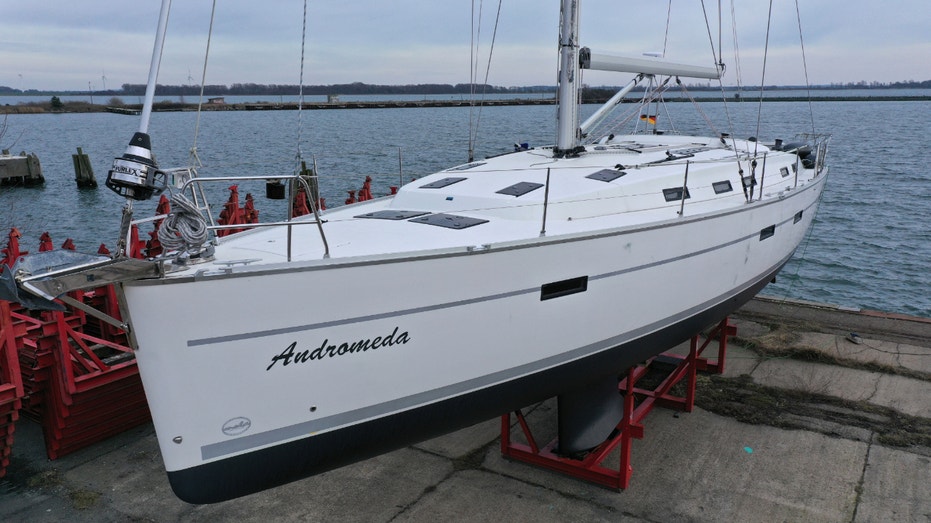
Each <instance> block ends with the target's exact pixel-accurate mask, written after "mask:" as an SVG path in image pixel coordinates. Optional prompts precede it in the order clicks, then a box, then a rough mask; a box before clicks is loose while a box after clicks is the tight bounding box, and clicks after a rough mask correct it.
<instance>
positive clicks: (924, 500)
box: [0, 299, 931, 523]
mask: <svg viewBox="0 0 931 523" xmlns="http://www.w3.org/2000/svg"><path fill="white" fill-rule="evenodd" d="M732 323H734V324H736V325H737V336H736V338H735V339H734V340H733V341H732V342H731V344H730V346H729V349H728V356H727V361H726V368H725V372H724V374H722V375H701V376H700V377H699V384H698V399H697V408H696V409H695V410H694V411H693V412H691V413H679V412H676V411H672V410H666V409H662V408H656V409H654V410H653V411H652V412H651V413H650V414H649V416H648V417H647V418H646V419H645V420H644V426H645V430H644V438H643V439H642V440H635V441H634V443H633V453H632V466H633V476H632V478H631V483H630V487H629V488H628V489H626V490H624V491H620V492H619V491H615V490H610V489H606V488H603V487H599V486H595V485H592V484H589V483H585V482H583V481H581V480H577V479H573V478H569V477H566V476H562V475H559V474H557V473H553V472H549V471H546V470H541V469H537V468H534V467H532V466H530V465H527V464H524V463H520V462H514V461H509V460H506V459H504V458H503V457H502V455H501V452H500V448H499V445H500V421H499V419H497V418H496V419H492V420H488V421H487V422H484V423H480V424H478V425H475V426H473V427H470V428H467V429H464V430H461V431H458V432H455V433H452V434H449V435H446V436H443V437H440V438H436V439H433V440H429V441H426V442H423V443H420V444H417V445H413V446H411V447H407V448H404V449H401V450H398V451H395V452H392V453H389V454H385V455H382V456H379V457H376V458H373V459H370V460H367V461H363V462H361V463H357V464H355V465H351V466H348V467H344V468H341V469H338V470H334V471H331V472H328V473H325V474H322V475H319V476H315V477H312V478H308V479H305V480H302V481H298V482H295V483H291V484H288V485H285V486H282V487H279V488H276V489H272V490H269V491H265V492H261V493H257V494H253V495H250V496H246V497H243V498H240V499H236V500H232V501H228V502H224V503H218V504H214V505H190V504H187V503H184V502H182V501H180V500H178V499H177V498H176V497H175V496H174V495H173V494H172V492H171V489H170V488H169V485H168V481H167V478H166V476H165V473H164V469H163V468H162V461H161V457H160V455H159V450H158V446H157V443H156V439H155V433H154V429H153V428H152V425H151V424H148V425H144V426H142V427H139V428H137V429H134V430H131V431H129V432H126V433H123V434H121V435H119V436H116V437H113V438H110V439H109V440H106V441H104V442H102V443H99V444H97V445H95V446H92V447H90V448H87V449H84V450H82V451H78V452H76V453H73V454H70V455H67V456H65V457H63V458H60V459H58V460H55V461H49V460H48V459H47V458H46V456H45V448H44V444H43V441H42V431H41V428H40V427H38V426H37V425H36V424H34V423H32V422H29V421H26V420H21V421H20V422H19V423H18V425H17V429H16V433H15V442H14V445H13V456H12V462H11V465H10V466H9V467H8V469H7V476H6V477H5V478H4V479H2V480H0V521H4V522H6V521H10V522H12V521H28V522H44V521H75V522H83V521H88V522H91V521H92V522H106V521H237V522H239V523H244V522H249V521H261V522H265V521H327V522H336V521H364V522H382V521H384V522H387V521H397V522H403V521H612V522H628V521H629V522H667V521H716V522H717V521H740V522H754V521H766V522H770V521H779V522H782V521H800V522H801V521H804V522H818V521H824V522H840V521H842V522H874V521H881V522H887V521H907V522H931V320H929V319H922V318H910V317H902V316H894V315H885V314H880V313H873V312H868V311H851V310H844V309H841V308H836V307H829V306H823V305H817V304H807V303H799V302H783V301H777V300H771V299H756V300H754V301H752V302H751V303H749V304H748V305H746V306H745V307H744V308H743V309H741V310H740V311H739V312H738V313H737V314H735V315H734V316H732ZM851 333H856V334H857V335H858V336H852V335H851ZM679 349H680V350H681V347H680V348H679ZM709 351H711V349H709ZM524 412H525V414H526V415H527V419H528V422H529V423H530V424H531V426H532V427H533V428H534V429H535V433H536V436H537V438H538V441H540V442H541V443H542V444H545V443H546V442H548V441H549V439H547V438H548V437H551V436H552V434H553V433H554V432H555V415H556V409H555V402H554V401H552V400H550V401H547V402H544V403H541V404H538V405H535V406H532V407H529V408H527V409H525V410H524ZM547 431H549V432H547ZM515 434H516V431H515ZM547 434H548V435H547ZM612 460H613V463H612ZM604 463H605V466H608V467H617V455H616V454H615V455H612V456H610V457H609V458H608V459H607V460H606V461H605V462H604Z"/></svg>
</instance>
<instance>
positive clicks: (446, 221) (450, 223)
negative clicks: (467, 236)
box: [411, 214, 488, 229]
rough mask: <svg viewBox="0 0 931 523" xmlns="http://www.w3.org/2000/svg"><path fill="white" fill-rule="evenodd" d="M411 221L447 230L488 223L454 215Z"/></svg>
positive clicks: (434, 216)
mask: <svg viewBox="0 0 931 523" xmlns="http://www.w3.org/2000/svg"><path fill="white" fill-rule="evenodd" d="M411 221H412V222H414V223H423V224H426V225H436V226H437V227H446V228H447V229H466V228H468V227H472V226H475V225H481V224H483V223H487V222H488V220H481V219H479V218H469V217H468V216H456V215H455V214H431V215H428V216H422V217H420V218H414V219H413V220H411Z"/></svg>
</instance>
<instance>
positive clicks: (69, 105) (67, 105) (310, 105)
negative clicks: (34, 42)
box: [0, 96, 931, 115]
mask: <svg viewBox="0 0 931 523" xmlns="http://www.w3.org/2000/svg"><path fill="white" fill-rule="evenodd" d="M606 101H607V100H605V99H600V98H599V99H592V100H587V101H585V102H584V103H588V104H603V103H605V102H606ZM688 101H689V100H688V99H687V98H678V97H677V98H670V99H668V100H666V102H668V103H675V102H688ZM720 101H721V99H720V98H707V97H702V98H695V102H696V103H707V102H720ZM728 101H731V102H734V103H740V102H748V103H757V102H760V99H759V98H750V97H743V98H741V99H734V98H729V99H728ZM762 101H763V102H808V101H812V102H926V101H931V96H812V97H804V96H784V97H779V96H771V97H763V99H762ZM0 102H2V97H0ZM635 102H636V100H630V101H629V102H625V103H635ZM555 104H556V100H555V99H554V98H513V99H502V98H498V99H486V100H484V101H475V102H471V101H469V100H463V99H459V100H372V101H332V102H329V101H328V102H306V101H305V102H304V103H303V104H300V103H298V102H267V101H256V102H236V103H203V104H201V105H200V107H201V110H203V111H282V110H292V111H293V110H297V109H298V108H301V109H307V110H327V109H404V108H424V107H469V106H473V105H474V106H485V107H503V106H520V105H555ZM197 108H198V104H196V103H179V102H166V101H162V102H158V103H156V104H155V105H154V106H153V108H152V111H153V112H187V111H196V110H197ZM141 110H142V104H125V105H120V106H111V105H104V104H91V103H87V102H64V103H62V105H61V107H58V108H52V106H51V103H50V102H41V103H40V102H30V103H19V104H16V105H10V104H5V105H0V114H61V113H102V112H109V113H116V114H126V115H137V114H139V113H140V112H141Z"/></svg>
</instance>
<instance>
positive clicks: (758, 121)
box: [753, 0, 773, 155]
mask: <svg viewBox="0 0 931 523" xmlns="http://www.w3.org/2000/svg"><path fill="white" fill-rule="evenodd" d="M772 22H773V0H769V14H768V15H767V17H766V44H765V45H764V46H763V71H762V73H761V74H760V102H759V103H760V105H759V109H758V110H757V113H756V135H755V136H757V137H759V136H760V125H761V124H762V119H763V88H764V86H765V85H766V60H767V58H769V28H770V26H771V25H772ZM759 143H760V142H759V140H757V141H756V142H754V146H753V154H754V155H755V154H756V151H757V148H758V147H759V145H758V144H759Z"/></svg>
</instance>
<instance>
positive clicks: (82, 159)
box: [71, 147, 97, 189]
mask: <svg viewBox="0 0 931 523" xmlns="http://www.w3.org/2000/svg"><path fill="white" fill-rule="evenodd" d="M71 161H72V162H74V181H75V182H77V184H78V188H79V189H96V188H97V179H96V178H94V168H93V167H91V161H90V158H88V156H87V154H85V153H84V151H83V150H82V149H81V148H80V147H78V153H77V154H72V155H71Z"/></svg>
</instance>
